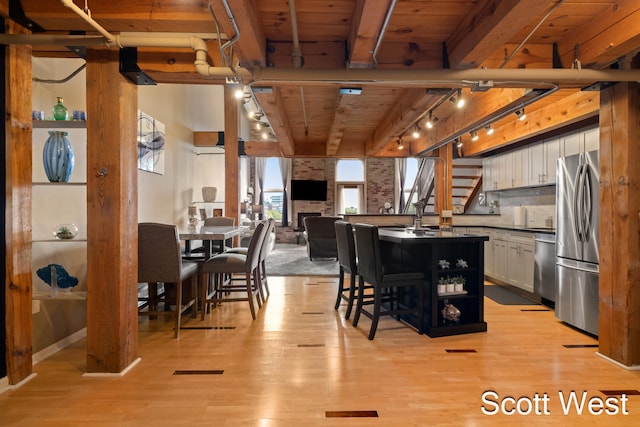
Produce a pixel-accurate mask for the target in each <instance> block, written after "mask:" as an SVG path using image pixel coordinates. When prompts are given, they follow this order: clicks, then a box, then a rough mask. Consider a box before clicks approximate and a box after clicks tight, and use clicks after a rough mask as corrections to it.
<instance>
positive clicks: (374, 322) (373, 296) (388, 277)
mask: <svg viewBox="0 0 640 427" xmlns="http://www.w3.org/2000/svg"><path fill="white" fill-rule="evenodd" d="M355 229H356V233H355V239H356V250H357V253H358V274H359V275H360V286H359V287H358V302H357V304H356V314H355V316H354V317H353V326H358V321H359V320H360V314H364V315H365V316H366V317H368V318H369V319H371V329H370V330H369V339H370V340H372V339H373V338H374V336H375V334H376V329H377V327H378V320H379V319H380V316H391V315H393V316H400V315H402V314H414V315H416V317H417V321H418V333H419V334H422V332H423V319H424V281H425V278H424V274H423V273H422V272H409V273H405V272H402V273H394V272H390V271H389V268H388V266H385V267H387V268H383V265H382V257H381V254H380V238H379V236H378V227H376V226H375V225H369V224H356V225H355ZM365 281H366V282H367V283H369V284H370V285H372V289H373V292H372V293H370V294H366V295H365V289H364V282H365ZM401 288H405V289H407V290H410V289H411V288H413V289H414V290H415V295H416V297H417V301H415V304H416V305H415V307H409V306H406V305H404V304H402V303H400V301H398V290H399V289H401ZM383 303H385V306H384V307H383ZM370 305H372V306H373V310H372V311H368V310H367V309H366V308H365V307H366V306H370Z"/></svg>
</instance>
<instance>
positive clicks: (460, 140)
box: [453, 137, 462, 148]
mask: <svg viewBox="0 0 640 427" xmlns="http://www.w3.org/2000/svg"><path fill="white" fill-rule="evenodd" d="M453 142H455V144H456V147H457V148H462V139H460V137H458V138H456V139H454V140H453Z"/></svg>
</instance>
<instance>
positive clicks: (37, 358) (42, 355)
mask: <svg viewBox="0 0 640 427" xmlns="http://www.w3.org/2000/svg"><path fill="white" fill-rule="evenodd" d="M86 336H87V328H82V329H80V330H79V331H77V332H74V333H73V334H71V335H69V336H68V337H65V338H63V339H61V340H60V341H58V342H55V343H53V344H51V345H50V346H49V347H46V348H44V349H42V350H40V351H39V352H37V353H35V354H34V355H33V356H32V358H31V362H32V363H33V364H34V365H35V364H36V363H38V362H42V361H43V360H45V359H46V358H47V357H49V356H51V355H53V354H55V353H57V352H59V351H60V350H62V349H63V348H65V347H68V346H70V345H71V344H73V343H75V342H77V341H79V340H81V339H82V338H84V337H86Z"/></svg>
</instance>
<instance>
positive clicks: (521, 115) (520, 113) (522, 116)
mask: <svg viewBox="0 0 640 427" xmlns="http://www.w3.org/2000/svg"><path fill="white" fill-rule="evenodd" d="M516 116H517V117H518V120H524V119H525V118H526V117H527V113H525V112H524V107H522V108H521V109H519V110H517V111H516Z"/></svg>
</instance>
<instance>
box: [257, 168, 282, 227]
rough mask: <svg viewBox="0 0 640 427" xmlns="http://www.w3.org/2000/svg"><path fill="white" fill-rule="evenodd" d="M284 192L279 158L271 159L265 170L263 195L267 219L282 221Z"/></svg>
mask: <svg viewBox="0 0 640 427" xmlns="http://www.w3.org/2000/svg"><path fill="white" fill-rule="evenodd" d="M283 192H284V189H283V188H282V176H281V174H280V164H279V163H278V158H277V157H269V158H268V159H267V164H266V165H265V168H264V191H263V193H262V195H263V201H264V215H265V218H273V219H275V220H276V221H281V220H282V205H283V203H282V197H283V194H284V193H283Z"/></svg>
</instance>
